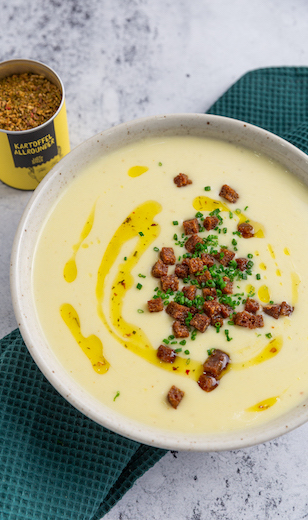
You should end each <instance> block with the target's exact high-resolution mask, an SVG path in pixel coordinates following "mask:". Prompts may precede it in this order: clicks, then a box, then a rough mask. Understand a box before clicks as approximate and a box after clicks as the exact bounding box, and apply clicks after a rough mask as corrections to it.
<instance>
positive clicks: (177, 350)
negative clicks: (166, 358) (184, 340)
mask: <svg viewBox="0 0 308 520" xmlns="http://www.w3.org/2000/svg"><path fill="white" fill-rule="evenodd" d="M174 352H176V353H177V354H178V353H179V352H182V349H181V347H180V348H176V349H175V350H174Z"/></svg>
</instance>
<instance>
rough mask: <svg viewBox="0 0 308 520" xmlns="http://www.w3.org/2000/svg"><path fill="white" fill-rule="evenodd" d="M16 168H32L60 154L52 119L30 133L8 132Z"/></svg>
mask: <svg viewBox="0 0 308 520" xmlns="http://www.w3.org/2000/svg"><path fill="white" fill-rule="evenodd" d="M7 136H8V140H9V143H10V147H11V151H12V156H13V160H14V164H15V167H16V168H31V167H33V166H36V165H39V164H42V163H45V162H47V161H50V160H51V159H53V158H54V157H55V156H56V155H57V154H58V149H57V141H56V134H55V127H54V124H53V121H50V123H48V125H46V126H44V128H38V129H37V130H36V131H35V132H31V134H29V141H28V140H27V135H26V134H20V133H19V134H16V135H14V134H7Z"/></svg>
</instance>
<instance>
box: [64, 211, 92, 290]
mask: <svg viewBox="0 0 308 520" xmlns="http://www.w3.org/2000/svg"><path fill="white" fill-rule="evenodd" d="M95 206H96V203H95V204H94V206H93V208H92V210H91V213H90V215H89V217H88V218H87V221H86V223H85V225H84V226H83V229H82V231H81V233H80V238H79V241H78V242H77V244H74V245H73V254H72V256H71V258H70V259H69V260H68V261H67V262H66V264H65V266H64V269H63V276H64V279H65V281H66V282H68V283H72V282H74V281H75V280H76V278H77V265H76V255H77V253H78V251H79V249H80V247H81V245H82V243H83V241H84V240H85V239H86V238H87V237H88V235H89V234H90V232H91V229H92V227H93V223H94V215H95Z"/></svg>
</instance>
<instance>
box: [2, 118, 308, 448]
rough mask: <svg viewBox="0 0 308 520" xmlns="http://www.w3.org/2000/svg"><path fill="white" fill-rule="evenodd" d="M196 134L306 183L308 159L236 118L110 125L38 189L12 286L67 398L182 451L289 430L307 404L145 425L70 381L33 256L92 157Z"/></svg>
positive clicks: (25, 325)
mask: <svg viewBox="0 0 308 520" xmlns="http://www.w3.org/2000/svg"><path fill="white" fill-rule="evenodd" d="M188 134H189V135H195V136H202V137H211V138H218V139H223V140H228V141H230V142H234V143H240V144H241V145H243V146H246V147H248V148H251V149H253V150H255V151H260V152H262V153H264V154H266V155H268V156H270V157H272V158H273V159H275V160H277V161H278V162H279V163H281V164H282V165H283V166H285V167H286V168H287V169H288V170H290V171H292V172H293V173H294V175H296V176H297V177H299V178H300V179H301V181H302V182H303V183H305V184H308V156H307V155H306V154H304V153H303V152H301V151H300V150H298V149H297V148H296V147H294V146H293V145H291V144H290V143H288V142H286V141H284V140H283V139H281V138H279V137H277V136H275V135H273V134H271V133H269V132H267V131H265V130H262V129H260V128H257V127H255V126H252V125H249V124H247V123H243V122H241V121H238V120H233V119H230V118H225V117H220V116H209V115H203V114H176V115H167V116H156V117H150V118H144V119H140V120H136V121H132V122H129V123H125V124H122V125H119V126H117V127H114V128H111V129H110V130H107V131H105V132H102V133H100V134H98V135H95V136H94V137H92V138H91V139H89V140H88V141H86V142H84V143H82V144H81V145H80V146H78V147H77V148H75V149H74V150H73V151H72V152H71V153H69V154H68V155H67V156H66V157H64V158H63V159H62V160H61V161H60V162H59V163H58V164H57V165H56V166H55V167H54V168H53V169H52V170H51V171H50V172H49V174H48V175H47V176H46V177H45V178H44V180H43V181H42V182H41V184H40V185H39V186H38V188H37V189H36V190H35V192H34V193H33V196H32V198H31V200H30V202H29V204H28V206H27V208H26V210H25V212H24V215H23V217H22V219H21V222H20V224H19V227H18V230H17V233H16V238H15V242H14V246H13V252H12V268H11V291H12V299H13V305H14V310H15V314H16V318H17V322H18V326H19V328H20V331H21V334H22V336H23V338H24V341H25V343H26V345H27V347H28V349H29V351H30V354H31V355H32V357H33V359H34V361H35V362H36V364H37V365H38V367H39V368H40V370H41V371H42V372H43V374H44V375H45V376H46V378H47V379H48V380H49V381H50V383H51V384H52V385H53V386H54V387H55V388H56V389H57V390H58V392H59V393H60V394H62V396H63V397H64V398H65V399H67V400H68V401H69V402H70V403H71V404H72V405H73V406H74V407H76V408H77V409H78V410H80V411H81V412H82V413H84V414H85V415H86V416H88V417H90V418H91V419H93V420H94V421H96V422H97V423H99V424H101V425H103V426H105V427H107V428H109V429H111V430H113V431H115V432H117V433H119V434H122V435H123V436H126V437H129V438H131V439H134V440H136V441H139V442H142V443H144V444H149V445H152V446H157V447H161V448H166V449H177V450H180V449H182V450H199V451H218V450H229V449H239V448H242V447H246V446H251V445H254V444H258V443H261V442H264V441H267V440H270V439H272V438H275V437H278V436H279V435H282V434H283V433H285V432H286V431H290V430H292V429H294V428H296V427H298V426H300V425H301V424H303V423H304V422H306V421H307V419H308V406H306V405H307V404H308V403H303V404H301V405H300V406H297V407H296V408H293V409H292V410H290V411H289V412H288V413H286V414H285V415H282V416H280V417H279V418H277V419H275V420H272V421H271V422H268V423H266V424H262V425H261V426H256V427H250V428H249V429H247V430H244V431H233V432H227V433H225V434H223V435H219V436H214V435H186V434H180V433H179V434H177V433H172V432H166V431H163V432H162V431H158V430H157V429H154V428H153V429H152V428H150V427H149V426H143V425H141V424H139V423H136V422H134V421H132V420H130V419H128V418H127V417H123V416H120V415H119V414H118V413H116V412H114V411H112V410H111V409H109V408H107V407H106V406H105V405H103V404H100V403H98V402H97V401H96V400H95V399H94V398H92V397H91V395H89V394H88V393H87V392H86V391H84V390H83V389H82V388H80V386H79V385H78V384H77V383H75V382H74V381H72V379H71V378H70V377H69V376H68V374H67V372H66V371H65V369H64V368H63V367H62V365H61V364H60V363H59V361H58V360H57V358H56V357H55V355H54V353H53V351H52V350H51V348H50V346H49V345H48V344H47V343H46V341H45V339H44V337H43V335H42V333H41V329H40V324H39V323H38V318H37V314H36V310H35V305H34V298H33V292H32V286H31V270H32V261H33V254H34V251H35V246H36V243H37V240H38V236H39V231H40V227H41V224H42V222H43V221H44V219H45V216H46V215H47V214H48V211H49V209H50V208H51V206H52V205H53V204H54V203H55V201H56V200H57V198H58V197H59V195H60V194H61V192H62V190H63V188H64V187H66V185H67V183H68V182H70V180H71V179H72V178H73V176H76V175H78V173H79V172H81V171H82V170H83V168H84V167H85V166H86V165H87V164H88V163H89V162H91V161H92V160H93V159H94V158H97V157H101V156H102V155H104V154H106V153H109V152H110V151H113V150H116V149H118V148H119V147H122V146H124V145H127V144H130V143H133V142H135V141H136V140H139V139H141V138H144V137H147V136H151V137H153V136H156V137H157V136H170V135H188Z"/></svg>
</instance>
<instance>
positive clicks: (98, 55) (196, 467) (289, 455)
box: [0, 0, 308, 520]
mask: <svg viewBox="0 0 308 520" xmlns="http://www.w3.org/2000/svg"><path fill="white" fill-rule="evenodd" d="M18 57H23V58H32V59H37V60H40V61H42V62H44V63H46V64H48V65H49V66H51V67H53V68H54V69H55V70H56V71H57V72H58V74H59V75H60V76H61V78H62V80H63V83H64V85H65V89H66V100H67V111H68V121H69V128H70V137H71V145H72V147H75V146H77V145H78V144H80V143H81V142H82V141H84V140H85V139H87V138H88V137H90V136H92V135H93V134H95V133H97V132H99V131H101V130H104V129H106V128H108V127H110V126H112V125H115V124H118V123H120V122H123V121H128V120H130V119H133V118H136V117H142V116H147V115H153V114H161V113H172V112H177V113H179V112H204V111H206V110H207V109H208V108H209V106H210V105H211V104H212V103H213V102H214V101H215V100H216V99H217V98H218V97H219V96H220V95H221V94H222V93H223V92H224V91H225V90H226V89H227V88H228V87H229V86H230V85H231V84H232V83H233V82H234V81H236V80H237V79H238V78H239V77H240V76H241V75H242V74H244V73H245V72H247V71H248V70H251V69H254V68H258V67H265V66H278V65H308V4H307V2H306V0H250V1H247V0H233V1H232V2H230V0H216V1H215V2H214V1H212V0H203V1H202V0H195V1H191V0H172V1H171V0H154V1H150V0H36V1H33V0H10V1H9V0H0V60H1V61H2V60H6V59H10V58H18ZM29 197H30V194H29V193H27V192H26V193H23V192H20V191H18V190H14V189H12V188H9V187H7V186H5V185H3V184H2V183H0V223H1V226H0V286H1V292H0V334H1V336H3V335H4V334H6V333H8V332H10V331H11V330H12V329H14V328H15V327H16V322H15V318H14V316H13V310H12V306H11V303H10V292H9V256H10V250H11V247H12V242H13V237H14V234H15V231H16V227H17V224H18V220H19V218H20V215H21V213H22V211H23V209H24V207H25V205H26V203H27V201H28V199H29ZM307 434H308V426H307V425H306V426H303V427H301V428H299V429H297V430H296V431H294V432H291V433H289V434H288V435H286V436H284V437H282V438H280V439H278V440H275V441H272V442H268V443H266V444H263V445H260V446H257V447H254V448H248V449H245V450H240V451H237V452H223V453H202V454H196V453H188V452H182V453H176V452H174V453H168V454H167V455H166V456H165V457H164V458H163V459H162V460H161V461H160V462H159V463H158V464H156V466H155V467H154V468H152V469H151V470H150V471H148V472H147V473H146V474H145V475H144V476H143V477H142V478H140V479H139V480H138V481H137V482H136V484H135V485H134V486H133V488H132V489H131V490H130V491H129V492H128V493H127V494H126V495H125V497H124V498H123V499H122V500H121V501H120V502H119V503H118V504H117V505H116V506H115V507H114V508H113V510H112V511H110V512H109V513H108V514H107V516H106V517H105V518H106V520H120V519H121V520H136V519H142V520H160V519H162V518H166V519H169V520H178V519H183V520H208V519H211V520H244V519H245V520H246V519H248V520H250V519H252V520H264V519H269V520H278V519H279V520H281V519H282V520H289V519H292V520H300V519H304V518H308V497H307V486H306V482H307V481H308V464H307V462H308V461H307V452H308V435H307ZM16 520H21V519H16Z"/></svg>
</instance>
